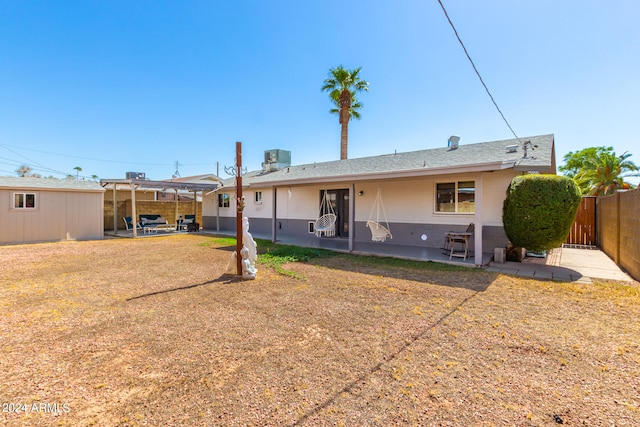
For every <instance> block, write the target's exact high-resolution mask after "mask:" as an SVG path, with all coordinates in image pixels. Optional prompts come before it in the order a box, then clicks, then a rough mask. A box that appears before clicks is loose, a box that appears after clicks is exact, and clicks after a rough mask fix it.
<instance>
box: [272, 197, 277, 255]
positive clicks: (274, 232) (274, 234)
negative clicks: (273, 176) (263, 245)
mask: <svg viewBox="0 0 640 427" xmlns="http://www.w3.org/2000/svg"><path fill="white" fill-rule="evenodd" d="M272 198H273V206H272V207H271V209H272V212H271V241H272V242H273V243H275V242H276V239H277V233H278V231H277V229H278V227H276V225H277V223H278V189H277V188H276V187H275V186H274V187H273V195H272Z"/></svg>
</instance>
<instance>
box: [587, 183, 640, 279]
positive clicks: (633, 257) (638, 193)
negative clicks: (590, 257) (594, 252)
mask: <svg viewBox="0 0 640 427" xmlns="http://www.w3.org/2000/svg"><path fill="white" fill-rule="evenodd" d="M639 213H640V190H632V191H621V192H617V193H616V194H614V195H611V196H606V197H598V199H597V201H596V221H597V227H596V230H597V237H596V239H597V242H598V247H600V249H602V250H603V251H604V252H605V253H606V254H607V255H608V256H609V257H610V258H611V259H613V261H615V263H616V264H618V265H619V266H620V267H622V268H623V269H625V270H626V271H627V272H628V273H629V274H630V275H631V276H633V278H634V279H635V280H640V214H639Z"/></svg>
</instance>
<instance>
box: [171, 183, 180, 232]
mask: <svg viewBox="0 0 640 427" xmlns="http://www.w3.org/2000/svg"><path fill="white" fill-rule="evenodd" d="M173 190H174V191H175V192H176V209H175V210H176V213H175V214H174V217H175V219H176V220H175V223H176V224H177V223H178V204H179V203H180V202H179V201H178V200H179V197H178V189H177V188H174V189H173Z"/></svg>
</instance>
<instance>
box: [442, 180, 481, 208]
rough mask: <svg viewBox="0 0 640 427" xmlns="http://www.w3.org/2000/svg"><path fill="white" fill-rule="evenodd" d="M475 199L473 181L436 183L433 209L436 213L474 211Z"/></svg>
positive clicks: (474, 184)
mask: <svg viewBox="0 0 640 427" xmlns="http://www.w3.org/2000/svg"><path fill="white" fill-rule="evenodd" d="M475 199H476V183H475V181H453V182H438V183H436V204H435V211H436V212H438V213H458V214H472V213H475V211H476V203H475Z"/></svg>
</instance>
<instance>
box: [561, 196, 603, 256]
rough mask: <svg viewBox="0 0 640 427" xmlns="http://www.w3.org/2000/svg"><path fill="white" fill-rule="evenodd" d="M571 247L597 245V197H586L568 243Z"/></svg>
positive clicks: (568, 237) (572, 227)
mask: <svg viewBox="0 0 640 427" xmlns="http://www.w3.org/2000/svg"><path fill="white" fill-rule="evenodd" d="M565 243H568V244H571V245H585V246H595V245H596V197H595V196H584V197H583V198H582V201H580V207H579V208H578V213H577V214H576V219H575V221H574V222H573V225H572V226H571V230H570V231H569V235H568V236H567V241H566V242H565Z"/></svg>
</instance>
